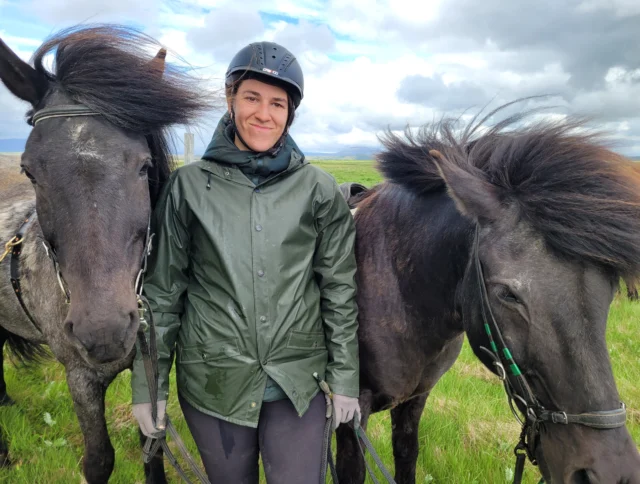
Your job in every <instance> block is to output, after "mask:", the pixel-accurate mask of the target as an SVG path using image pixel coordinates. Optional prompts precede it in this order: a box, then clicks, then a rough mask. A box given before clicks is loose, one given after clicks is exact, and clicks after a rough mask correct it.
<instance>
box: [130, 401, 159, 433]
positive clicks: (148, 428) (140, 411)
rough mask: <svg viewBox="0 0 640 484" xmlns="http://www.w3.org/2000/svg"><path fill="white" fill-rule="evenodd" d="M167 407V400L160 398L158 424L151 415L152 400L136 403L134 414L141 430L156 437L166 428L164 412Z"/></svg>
mask: <svg viewBox="0 0 640 484" xmlns="http://www.w3.org/2000/svg"><path fill="white" fill-rule="evenodd" d="M166 408H167V401H166V400H158V420H157V421H158V425H157V426H156V425H155V424H154V422H153V418H152V417H151V402H149V403H136V404H135V405H134V406H133V416H134V417H135V419H136V420H137V421H138V425H139V426H140V430H142V433H143V434H144V435H146V436H147V437H151V438H155V437H156V434H157V433H158V432H162V431H163V430H164V414H165V410H166Z"/></svg>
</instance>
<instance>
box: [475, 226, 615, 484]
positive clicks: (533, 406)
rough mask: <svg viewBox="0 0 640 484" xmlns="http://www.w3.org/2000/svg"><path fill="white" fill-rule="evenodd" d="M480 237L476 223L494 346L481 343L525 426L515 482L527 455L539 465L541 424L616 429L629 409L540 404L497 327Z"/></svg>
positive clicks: (478, 268) (487, 324)
mask: <svg viewBox="0 0 640 484" xmlns="http://www.w3.org/2000/svg"><path fill="white" fill-rule="evenodd" d="M479 238H480V237H479V227H478V225H477V224H476V231H475V239H474V244H473V262H474V265H475V268H476V275H477V277H478V285H479V287H480V299H481V307H482V319H483V321H484V329H485V332H486V333H487V336H488V338H489V346H490V347H491V349H488V348H486V347H484V346H480V349H481V350H482V351H484V352H485V353H487V354H488V355H489V356H490V357H491V359H492V360H493V364H494V365H495V367H496V372H497V373H498V377H499V378H500V380H501V381H502V383H503V385H504V390H505V392H506V394H507V400H508V402H509V407H510V408H511V412H512V413H513V415H514V417H515V418H516V420H518V422H519V423H520V425H522V432H521V433H520V440H519V442H518V444H517V445H516V447H515V449H514V453H515V455H516V467H515V473H514V481H513V483H514V484H520V483H521V482H522V476H523V473H524V464H525V460H526V459H527V458H528V459H529V461H530V462H531V463H532V464H533V465H534V466H536V465H538V462H537V460H536V457H535V450H536V447H537V446H538V441H539V437H540V428H541V427H543V426H544V425H547V424H557V425H569V424H576V425H584V426H585V427H590V428H593V429H602V430H607V429H615V428H619V427H623V426H624V425H625V421H626V416H627V412H626V408H625V405H624V403H621V406H620V408H617V409H615V410H604V411H601V410H596V411H591V412H586V413H580V414H570V413H567V412H564V411H562V410H558V411H553V410H547V409H545V408H544V407H543V406H542V405H541V404H540V402H539V401H538V399H537V398H536V396H535V394H534V393H533V391H532V390H531V386H530V385H529V382H528V381H527V379H526V378H525V376H524V374H523V373H522V371H521V370H520V367H519V366H518V364H517V363H516V362H515V360H514V358H513V355H512V354H511V351H509V348H508V347H507V345H506V343H505V341H504V338H503V336H502V332H501V331H500V328H499V327H498V323H497V322H496V319H495V317H494V316H493V312H492V311H491V304H490V302H489V295H488V292H487V286H486V284H485V280H484V273H483V271H482V263H481V262H480V256H479V250H478V247H479ZM487 313H488V314H487ZM494 336H495V337H494ZM496 341H497V342H496ZM507 368H508V371H507ZM514 401H518V402H519V403H521V404H522V405H523V406H524V407H525V409H526V412H525V416H524V418H521V417H520V416H519V415H518V412H517V411H516V407H517V405H514ZM543 482H544V479H542V480H540V483H543Z"/></svg>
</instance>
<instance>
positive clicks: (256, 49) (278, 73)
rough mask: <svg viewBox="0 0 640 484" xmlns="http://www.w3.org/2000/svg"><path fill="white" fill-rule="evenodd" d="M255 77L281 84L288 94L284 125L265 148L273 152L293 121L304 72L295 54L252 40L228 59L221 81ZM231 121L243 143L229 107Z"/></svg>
mask: <svg viewBox="0 0 640 484" xmlns="http://www.w3.org/2000/svg"><path fill="white" fill-rule="evenodd" d="M245 79H256V80H258V81H262V82H265V83H267V84H273V85H275V86H278V87H281V88H282V89H284V90H285V91H286V92H287V94H288V95H289V100H290V102H289V117H288V119H287V126H286V128H285V131H284V133H283V134H282V137H281V138H280V139H279V140H278V142H277V143H276V144H275V146H273V148H271V149H270V150H268V151H267V152H265V153H264V154H269V155H271V156H275V155H276V154H277V153H278V152H279V151H280V149H281V148H282V146H283V144H284V141H285V138H286V136H287V133H288V130H289V126H290V125H291V123H292V122H293V116H294V111H295V110H296V109H297V108H298V106H300V101H301V100H302V98H303V96H304V76H303V75H302V68H301V67H300V64H299V63H298V60H297V59H296V57H295V56H294V55H293V54H292V53H291V52H290V51H289V50H288V49H286V48H284V47H282V46H281V45H279V44H276V43H275V42H254V43H251V44H249V45H247V46H246V47H244V48H242V49H241V50H240V51H239V52H238V53H237V54H236V55H235V56H234V57H233V59H231V62H230V63H229V67H228V68H227V73H226V76H225V84H226V85H227V86H228V87H230V86H233V84H234V83H236V82H238V81H242V80H245ZM231 114H232V123H233V127H234V131H235V134H236V136H238V137H239V138H240V140H241V141H242V143H244V145H245V146H247V147H249V145H247V143H246V142H245V141H244V140H243V139H242V136H240V133H239V132H238V128H237V126H236V123H235V115H234V113H233V110H232V113H231Z"/></svg>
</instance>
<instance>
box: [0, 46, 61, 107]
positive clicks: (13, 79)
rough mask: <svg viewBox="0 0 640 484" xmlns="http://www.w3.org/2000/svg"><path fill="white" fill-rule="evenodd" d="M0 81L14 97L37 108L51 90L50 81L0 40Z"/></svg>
mask: <svg viewBox="0 0 640 484" xmlns="http://www.w3.org/2000/svg"><path fill="white" fill-rule="evenodd" d="M0 79H2V82H3V83H4V85H5V86H7V88H9V91H11V93H13V95H14V96H16V97H19V98H20V99H22V100H23V101H27V102H30V103H31V105H32V106H36V105H37V104H38V103H39V102H40V101H41V100H42V98H43V97H44V95H45V94H46V92H47V89H48V88H49V81H48V79H47V78H46V76H45V75H44V74H41V73H39V72H38V71H36V70H35V69H34V68H33V67H31V66H30V65H29V64H27V63H26V62H24V61H23V60H22V59H20V58H19V57H18V56H17V55H16V54H15V53H14V52H13V51H12V50H11V49H10V48H9V46H8V45H7V44H5V43H4V42H3V41H2V39H0Z"/></svg>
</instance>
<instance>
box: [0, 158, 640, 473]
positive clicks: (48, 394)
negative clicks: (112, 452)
mask: <svg viewBox="0 0 640 484" xmlns="http://www.w3.org/2000/svg"><path fill="white" fill-rule="evenodd" d="M315 163H316V164H317V165H319V166H321V167H323V168H324V169H326V170H327V171H329V172H330V173H332V174H333V175H334V176H335V177H336V179H337V181H338V182H340V183H341V182H344V181H358V182H361V183H364V184H365V185H367V186H371V185H372V184H374V183H375V182H377V181H378V180H379V179H380V178H379V175H378V174H377V173H376V172H375V171H374V170H373V168H372V163H371V162H366V161H346V162H345V161H322V162H315ZM638 321H640V304H639V303H632V302H629V301H626V300H623V299H621V298H616V299H615V300H614V303H613V305H612V307H611V313H610V320H609V333H608V342H609V348H610V354H611V359H612V362H613V368H614V374H615V376H616V381H617V385H618V389H619V391H620V394H621V397H622V399H623V400H624V401H625V402H626V403H627V406H628V407H630V408H629V410H630V412H629V420H628V424H629V428H630V429H631V433H632V435H633V438H634V440H635V441H636V442H637V443H640V386H639V385H638V384H637V382H638V381H640V337H639V336H638V335H639V334H640V331H639V329H640V323H638ZM5 372H6V373H5V374H6V378H7V386H8V389H9V392H10V394H11V396H12V397H13V398H14V399H15V400H16V402H17V404H16V405H15V406H13V407H2V408H0V423H1V425H2V427H3V430H4V432H5V434H6V435H7V436H8V438H9V440H10V449H11V457H12V459H13V462H14V465H13V466H12V467H11V468H9V469H3V470H0V482H6V483H12V484H13V483H15V484H32V483H38V484H39V483H65V484H67V483H80V482H82V477H81V463H80V461H81V456H82V435H81V433H80V430H79V427H78V423H77V420H76V417H75V415H74V413H73V406H72V401H71V397H70V395H69V392H68V390H67V385H66V382H65V380H64V373H63V368H62V366H61V365H60V364H58V363H52V364H48V365H46V366H41V367H35V368H32V369H26V370H25V369H16V368H14V367H13V366H12V365H11V364H10V363H7V362H5ZM172 389H175V380H173V381H172ZM130 398H131V391H130V387H129V372H124V373H122V374H121V375H119V377H118V378H117V379H116V381H115V382H114V383H113V384H112V385H111V386H110V388H109V390H108V392H107V412H106V417H107V422H108V426H109V432H110V435H111V438H112V442H113V445H114V447H115V449H116V467H115V471H114V474H113V476H112V479H111V481H110V482H113V483H117V484H120V483H122V484H131V483H138V482H143V473H142V465H141V455H140V449H139V447H138V444H137V441H138V439H137V433H136V427H135V423H134V420H133V418H132V416H131V414H130V409H131V406H130ZM168 413H169V415H171V416H172V417H173V419H174V423H175V424H176V425H177V427H178V429H179V431H180V433H181V435H182V436H183V438H184V439H185V441H186V442H187V443H188V445H189V446H190V450H191V451H192V452H193V453H195V452H196V450H195V448H194V446H193V442H192V441H191V439H190V435H189V433H188V429H187V428H186V425H185V424H184V422H183V421H182V419H181V418H180V408H179V406H178V403H177V400H176V398H175V391H173V392H172V395H171V398H170V401H169V408H168ZM518 434H519V427H518V425H517V424H516V423H515V421H514V419H513V417H512V415H511V413H510V412H509V410H508V406H507V404H506V401H505V398H504V394H503V390H502V387H501V386H500V384H499V382H498V381H497V379H496V378H495V377H494V376H493V375H492V374H490V373H489V372H488V371H487V370H486V369H485V368H484V367H482V366H481V365H480V364H479V363H478V362H477V360H476V359H475V358H474V356H473V354H472V352H471V351H470V349H469V347H468V345H467V344H466V342H465V346H464V348H463V351H462V355H461V356H460V358H459V359H458V361H457V362H456V363H455V365H454V367H453V368H452V370H451V371H450V372H448V373H447V374H446V375H445V376H444V377H443V378H442V380H441V381H440V382H439V383H438V384H437V386H436V388H435V389H434V391H433V392H432V395H431V397H430V398H429V400H428V402H427V407H426V409H425V412H424V415H423V417H422V420H421V422H420V430H419V439H420V444H421V449H420V456H419V460H418V472H417V474H418V475H417V482H419V483H431V482H432V483H443V484H444V483H452V484H453V483H456V484H457V483H464V484H472V483H483V484H484V483H501V482H502V483H504V482H511V478H512V473H513V464H514V457H513V446H514V445H515V443H516V441H517V438H518ZM368 435H369V436H370V438H371V439H372V441H373V443H374V445H375V447H376V449H378V451H379V453H380V455H381V457H382V459H383V461H384V463H385V465H387V466H388V467H389V468H390V469H392V462H393V459H392V450H391V440H390V435H391V428H390V418H389V414H388V412H385V413H381V414H376V415H374V416H373V417H372V418H371V421H370V426H369V430H368ZM334 448H335V447H334ZM167 466H168V464H167ZM168 467H169V466H168ZM169 475H170V479H171V482H175V483H178V482H181V481H180V480H179V478H178V477H177V476H176V474H175V472H174V471H173V469H170V470H169ZM538 479H539V475H538V473H537V469H535V468H532V467H531V466H530V465H529V464H527V469H526V472H525V481H524V482H525V483H530V484H533V483H537V482H538ZM263 482H264V481H263ZM368 482H371V481H368Z"/></svg>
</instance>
